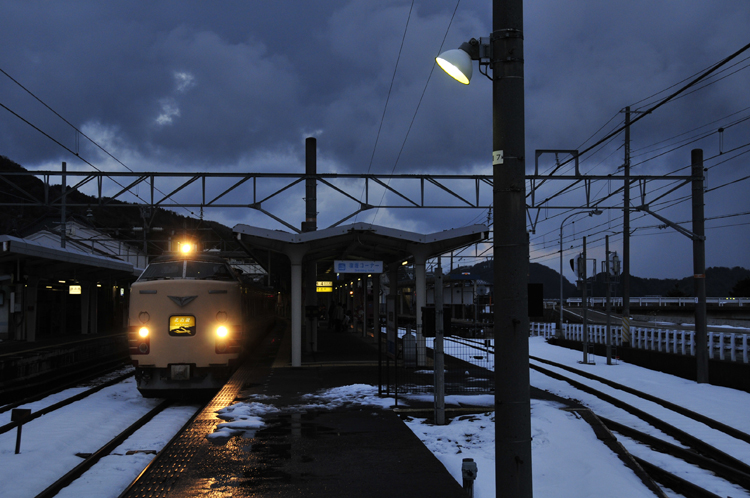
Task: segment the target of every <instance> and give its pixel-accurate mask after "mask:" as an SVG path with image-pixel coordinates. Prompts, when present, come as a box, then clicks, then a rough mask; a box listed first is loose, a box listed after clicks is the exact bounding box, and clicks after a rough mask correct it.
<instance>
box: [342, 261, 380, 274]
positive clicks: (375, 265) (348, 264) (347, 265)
mask: <svg viewBox="0 0 750 498" xmlns="http://www.w3.org/2000/svg"><path fill="white" fill-rule="evenodd" d="M333 271H335V272H336V273H383V262H382V261H356V260H349V259H345V260H339V259H337V260H335V261H334V262H333Z"/></svg>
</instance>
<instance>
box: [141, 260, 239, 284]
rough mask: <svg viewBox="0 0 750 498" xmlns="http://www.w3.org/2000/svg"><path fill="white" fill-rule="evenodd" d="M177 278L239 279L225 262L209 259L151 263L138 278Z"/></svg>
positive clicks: (142, 279)
mask: <svg viewBox="0 0 750 498" xmlns="http://www.w3.org/2000/svg"><path fill="white" fill-rule="evenodd" d="M177 278H180V279H181V278H188V279H195V280H237V278H236V277H235V275H234V272H233V271H232V269H231V268H230V267H229V266H228V265H226V264H225V263H220V262H208V261H169V262H166V263H151V264H150V265H148V267H147V268H146V270H145V271H144V272H143V273H142V274H141V276H140V278H139V279H138V280H139V281H141V282H142V281H144V280H172V279H177Z"/></svg>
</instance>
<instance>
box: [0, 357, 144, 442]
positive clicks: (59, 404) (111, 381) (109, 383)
mask: <svg viewBox="0 0 750 498" xmlns="http://www.w3.org/2000/svg"><path fill="white" fill-rule="evenodd" d="M132 376H133V372H132V371H130V372H127V373H124V374H121V375H118V376H116V377H114V378H112V379H109V380H105V381H103V382H101V383H98V384H97V385H95V386H92V387H90V388H89V389H86V390H85V391H82V392H80V393H77V394H74V395H72V396H70V397H67V398H65V399H63V400H60V401H58V402H56V403H52V404H50V405H48V406H46V407H44V408H42V409H40V410H37V411H35V412H32V413H31V416H30V417H29V418H27V419H26V420H25V421H24V423H28V422H30V421H32V420H34V419H37V418H39V417H41V416H42V415H46V414H48V413H52V412H54V411H55V410H59V409H60V408H63V407H65V406H68V405H70V404H71V403H75V402H76V401H80V400H82V399H84V398H87V397H88V396H91V395H92V394H94V393H97V392H99V391H101V390H102V389H104V388H105V387H109V386H113V385H115V384H119V383H120V382H122V381H124V380H125V379H127V378H129V377H132ZM76 384H77V383H76ZM70 387H72V386H71V385H66V386H64V387H60V388H58V389H54V390H52V391H47V392H45V393H42V394H38V395H34V396H30V397H27V398H24V399H22V400H19V401H16V402H14V403H10V404H7V405H4V406H2V407H0V413H5V412H8V411H10V410H12V409H14V408H18V407H19V406H24V405H28V404H30V403H33V402H35V401H39V400H42V399H44V398H46V397H49V396H51V395H53V394H56V393H59V392H62V391H64V390H65V389H68V388H70ZM19 425H20V424H19V422H10V423H8V424H5V425H2V426H0V434H3V433H5V432H8V431H10V430H12V429H15V428H16V427H18V426H19Z"/></svg>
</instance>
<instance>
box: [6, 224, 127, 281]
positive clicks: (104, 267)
mask: <svg viewBox="0 0 750 498" xmlns="http://www.w3.org/2000/svg"><path fill="white" fill-rule="evenodd" d="M18 262H20V263H22V264H23V271H24V273H25V274H27V275H34V276H38V277H42V278H50V279H58V278H74V277H75V278H81V279H92V280H96V279H99V278H106V279H108V280H109V279H124V280H127V279H130V280H132V279H133V278H134V277H135V276H136V273H135V270H134V268H133V264H132V263H129V262H127V261H123V260H121V259H115V258H110V257H107V256H101V255H96V254H87V253H85V252H82V251H80V250H79V249H77V248H76V247H75V246H74V245H73V244H71V245H70V247H68V248H67V249H62V248H59V247H50V246H48V245H44V244H41V243H39V242H36V241H31V240H27V239H22V238H19V237H13V236H11V235H0V271H2V269H3V268H5V270H6V272H8V273H13V272H15V270H16V265H17V264H18Z"/></svg>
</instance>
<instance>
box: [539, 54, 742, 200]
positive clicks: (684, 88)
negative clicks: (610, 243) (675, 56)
mask: <svg viewBox="0 0 750 498" xmlns="http://www.w3.org/2000/svg"><path fill="white" fill-rule="evenodd" d="M748 49H750V43H749V44H747V45H745V46H743V47H742V48H740V49H739V50H737V51H736V52H734V53H733V54H731V55H729V56H727V57H725V58H724V59H722V60H720V61H719V62H716V63H715V64H713V65H712V66H709V68H708V69H707V70H705V71H703V72H701V73H700V74H699V75H698V76H697V77H694V78H693V79H692V80H691V81H690V82H689V83H687V84H686V85H683V86H682V87H680V88H679V89H678V90H676V91H675V92H673V93H671V94H670V95H668V96H667V97H664V98H663V99H661V100H660V101H659V102H658V103H656V104H654V105H653V106H651V107H650V108H649V109H647V110H646V111H643V112H642V113H641V114H640V115H638V116H637V117H636V118H635V119H632V120H631V121H630V123H629V125H630V126H632V125H633V124H635V123H637V122H638V121H640V120H641V119H643V118H644V117H645V116H648V115H649V114H651V113H653V112H654V111H656V110H657V109H659V108H660V107H662V106H664V105H665V104H667V103H668V102H670V101H672V100H674V99H675V98H676V97H677V96H679V95H681V94H683V93H684V92H686V91H687V90H689V89H690V88H692V87H694V86H695V85H697V84H698V83H700V82H701V81H703V80H705V79H707V78H708V77H709V76H710V75H712V74H713V73H715V72H716V71H718V70H719V69H720V68H721V67H723V66H724V65H725V64H727V63H729V62H730V61H732V60H733V59H735V58H736V57H738V56H739V55H740V54H742V53H743V52H745V51H747V50H748ZM683 81H685V80H683ZM626 126H628V125H622V126H620V127H618V128H617V129H616V130H614V131H612V132H611V133H610V134H609V135H606V136H605V137H604V138H601V139H600V140H599V141H598V142H596V143H594V144H593V145H591V146H589V147H588V148H586V149H584V150H583V151H582V152H580V153H579V156H582V155H584V154H587V153H588V152H590V151H591V150H593V149H594V148H596V147H597V146H598V145H599V144H601V143H604V142H606V141H608V140H610V139H611V138H613V137H614V136H615V135H618V134H619V133H620V132H622V131H623V130H624V129H625V127H626ZM571 160H572V158H571V159H568V160H567V161H566V162H564V163H562V164H561V165H560V166H558V167H557V168H555V169H554V170H553V171H552V172H551V173H550V176H551V175H552V174H554V173H555V172H556V171H557V170H558V169H559V168H560V167H562V166H563V165H565V164H567V163H569V162H570V161H571ZM544 182H545V180H542V181H541V183H540V184H539V185H538V186H537V188H538V187H540V186H541V185H542V184H544ZM526 195H527V197H528V196H529V195H531V193H528V194H526Z"/></svg>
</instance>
